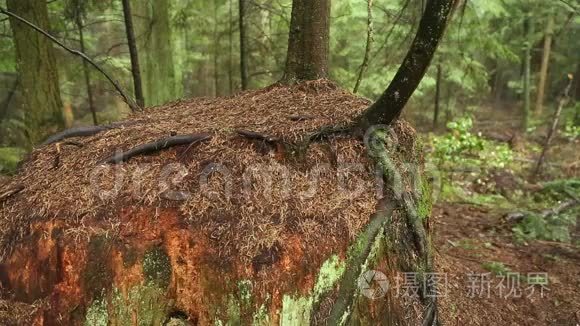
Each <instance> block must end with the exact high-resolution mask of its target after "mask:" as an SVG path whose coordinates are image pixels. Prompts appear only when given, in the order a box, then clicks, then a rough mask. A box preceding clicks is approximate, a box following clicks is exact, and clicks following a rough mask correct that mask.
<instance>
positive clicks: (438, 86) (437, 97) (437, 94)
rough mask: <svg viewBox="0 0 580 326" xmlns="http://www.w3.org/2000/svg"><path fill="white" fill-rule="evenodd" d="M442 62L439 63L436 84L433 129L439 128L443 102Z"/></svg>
mask: <svg viewBox="0 0 580 326" xmlns="http://www.w3.org/2000/svg"><path fill="white" fill-rule="evenodd" d="M441 82H442V81H441V64H437V84H436V85H435V109H434V112H433V129H435V128H437V120H438V119H439V110H440V102H441Z"/></svg>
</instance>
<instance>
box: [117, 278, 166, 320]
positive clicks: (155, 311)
mask: <svg viewBox="0 0 580 326" xmlns="http://www.w3.org/2000/svg"><path fill="white" fill-rule="evenodd" d="M170 306H171V302H170V301H169V300H168V299H167V297H166V296H165V289H162V288H160V287H159V286H158V285H157V284H155V283H152V282H150V283H146V284H144V285H138V286H135V287H133V288H131V289H130V290H129V292H128V293H127V297H124V296H123V295H122V293H121V292H120V291H119V290H117V289H115V290H114V291H113V298H112V304H111V307H112V312H111V320H113V321H114V323H115V324H116V325H134V324H133V316H137V325H139V326H149V325H162V324H163V322H164V321H165V319H166V318H167V313H168V311H169V307H170Z"/></svg>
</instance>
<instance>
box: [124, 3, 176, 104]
mask: <svg viewBox="0 0 580 326" xmlns="http://www.w3.org/2000/svg"><path fill="white" fill-rule="evenodd" d="M131 4H132V9H133V10H132V15H133V16H132V17H133V19H134V20H135V24H134V25H135V34H136V42H137V49H138V52H139V59H140V63H141V66H140V68H141V76H142V80H143V93H144V100H145V105H146V106H154V105H160V104H164V103H166V102H169V101H171V100H173V99H175V98H176V97H177V95H176V82H175V79H176V78H175V65H174V62H173V47H172V43H171V23H170V20H169V0H156V1H142V0H133V2H132V3H131Z"/></svg>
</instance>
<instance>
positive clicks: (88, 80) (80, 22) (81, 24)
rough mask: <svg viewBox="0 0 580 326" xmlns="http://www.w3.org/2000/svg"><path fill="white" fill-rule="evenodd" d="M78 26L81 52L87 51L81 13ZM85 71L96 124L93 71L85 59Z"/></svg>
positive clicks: (77, 20)
mask: <svg viewBox="0 0 580 326" xmlns="http://www.w3.org/2000/svg"><path fill="white" fill-rule="evenodd" d="M76 23H77V28H78V30H79V45H80V47H81V52H82V53H85V37H84V32H83V28H84V27H83V21H82V18H81V17H80V15H77V17H76ZM83 73H84V76H85V85H86V87H87V98H88V101H89V110H91V115H92V116H93V124H94V125H95V126H96V125H98V124H99V121H98V120H97V110H96V108H95V103H94V100H93V89H92V87H91V72H90V70H89V63H88V62H87V61H85V60H83Z"/></svg>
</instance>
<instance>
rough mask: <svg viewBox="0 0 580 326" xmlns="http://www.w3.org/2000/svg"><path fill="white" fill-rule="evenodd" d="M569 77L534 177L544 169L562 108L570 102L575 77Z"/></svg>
mask: <svg viewBox="0 0 580 326" xmlns="http://www.w3.org/2000/svg"><path fill="white" fill-rule="evenodd" d="M568 78H569V79H568V86H566V89H565V90H564V94H563V95H562V97H561V98H560V100H559V101H558V108H557V109H556V112H555V113H554V118H553V119H552V127H551V128H550V130H549V131H548V135H547V136H546V141H545V143H544V148H543V149H542V154H540V157H539V158H538V162H537V163H536V168H535V169H534V173H533V175H532V177H536V176H537V175H538V174H539V173H540V171H541V169H542V164H544V161H545V159H546V154H547V152H548V150H549V149H550V143H551V142H552V138H553V137H554V134H555V133H556V129H557V128H558V122H559V121H560V115H561V113H562V109H563V108H564V106H565V105H566V104H567V103H568V100H569V99H570V89H571V88H572V83H573V80H574V79H573V78H574V77H573V76H572V75H569V76H568Z"/></svg>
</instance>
